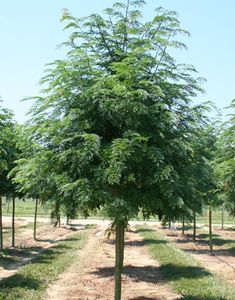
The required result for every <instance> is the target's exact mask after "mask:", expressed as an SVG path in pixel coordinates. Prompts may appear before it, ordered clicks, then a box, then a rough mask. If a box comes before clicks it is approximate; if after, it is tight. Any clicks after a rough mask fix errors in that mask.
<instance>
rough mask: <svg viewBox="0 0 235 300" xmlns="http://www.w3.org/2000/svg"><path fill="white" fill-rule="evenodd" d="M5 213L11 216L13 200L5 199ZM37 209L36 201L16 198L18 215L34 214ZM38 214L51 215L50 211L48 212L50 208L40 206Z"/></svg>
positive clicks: (40, 215)
mask: <svg viewBox="0 0 235 300" xmlns="http://www.w3.org/2000/svg"><path fill="white" fill-rule="evenodd" d="M2 211H3V215H4V216H11V213H12V201H6V199H4V200H3V210H2ZM34 211H35V201H34V200H32V199H26V200H25V201H24V200H22V199H16V201H15V215H16V217H24V216H26V217H27V216H28V217H29V216H30V217H32V216H34ZM38 216H39V217H49V216H50V211H49V212H48V208H46V207H42V206H41V205H39V206H38Z"/></svg>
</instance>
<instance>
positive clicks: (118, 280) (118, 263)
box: [114, 224, 125, 300]
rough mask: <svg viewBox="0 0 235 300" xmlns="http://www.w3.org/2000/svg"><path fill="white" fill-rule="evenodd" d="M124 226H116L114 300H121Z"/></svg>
mask: <svg viewBox="0 0 235 300" xmlns="http://www.w3.org/2000/svg"><path fill="white" fill-rule="evenodd" d="M124 230H125V228H124V224H118V225H117V226H116V258H115V296H114V300H121V286H122V271H123V259H124Z"/></svg>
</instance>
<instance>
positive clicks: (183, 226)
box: [182, 215, 185, 235]
mask: <svg viewBox="0 0 235 300" xmlns="http://www.w3.org/2000/svg"><path fill="white" fill-rule="evenodd" d="M184 229H185V225H184V215H183V218H182V235H184Z"/></svg>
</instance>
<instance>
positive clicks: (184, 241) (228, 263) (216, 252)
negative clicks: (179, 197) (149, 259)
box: [157, 226, 235, 288]
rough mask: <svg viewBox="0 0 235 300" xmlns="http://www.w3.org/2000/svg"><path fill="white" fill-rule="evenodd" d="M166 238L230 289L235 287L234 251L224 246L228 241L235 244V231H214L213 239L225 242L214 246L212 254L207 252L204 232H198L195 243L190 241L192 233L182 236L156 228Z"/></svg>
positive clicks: (207, 247) (187, 232)
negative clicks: (220, 239)
mask: <svg viewBox="0 0 235 300" xmlns="http://www.w3.org/2000/svg"><path fill="white" fill-rule="evenodd" d="M157 229H158V230H160V231H161V232H162V233H163V234H164V235H166V236H167V238H168V239H169V240H170V241H171V242H174V243H175V245H176V246H177V247H179V248H181V249H183V250H184V251H186V252H188V253H190V254H191V255H192V256H193V257H194V258H196V259H197V260H199V261H200V263H202V265H203V266H204V267H205V268H207V269H208V270H209V271H210V272H211V273H213V274H216V275H218V276H219V277H220V278H221V279H222V280H224V281H225V282H227V284H228V285H229V286H230V287H231V288H234V287H235V249H229V248H228V246H227V245H226V244H227V243H229V242H230V241H231V242H232V243H233V242H234V243H235V231H231V230H220V229H214V230H213V234H216V235H218V236H216V237H215V238H222V239H224V240H225V241H224V242H222V243H221V245H214V246H213V251H212V253H211V252H210V250H209V244H208V241H207V240H205V238H204V234H205V230H203V231H201V230H200V231H198V234H197V239H196V242H193V241H192V231H185V235H184V236H182V235H181V234H180V233H179V232H178V231H172V230H168V229H162V228H161V227H160V226H157Z"/></svg>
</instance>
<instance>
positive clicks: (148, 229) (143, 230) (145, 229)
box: [135, 228, 155, 233]
mask: <svg viewBox="0 0 235 300" xmlns="http://www.w3.org/2000/svg"><path fill="white" fill-rule="evenodd" d="M154 231H155V230H154V229H150V228H139V229H137V230H136V231H135V232H136V233H141V232H154Z"/></svg>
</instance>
